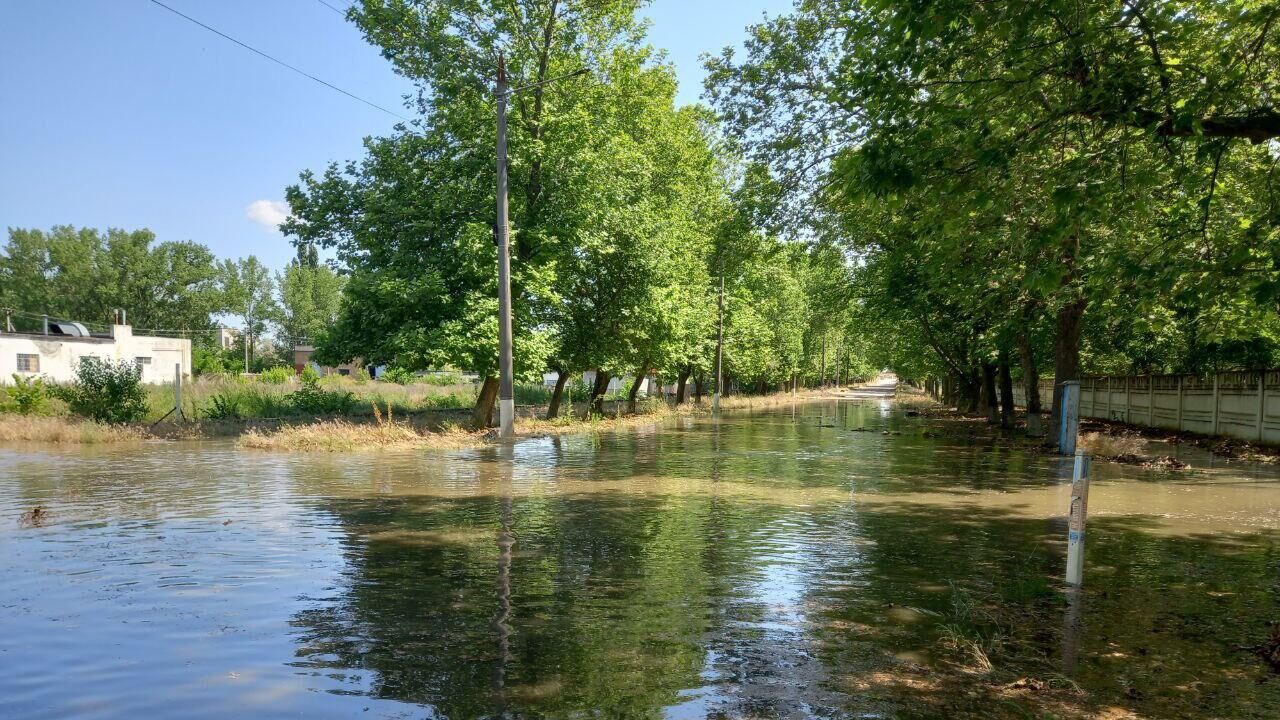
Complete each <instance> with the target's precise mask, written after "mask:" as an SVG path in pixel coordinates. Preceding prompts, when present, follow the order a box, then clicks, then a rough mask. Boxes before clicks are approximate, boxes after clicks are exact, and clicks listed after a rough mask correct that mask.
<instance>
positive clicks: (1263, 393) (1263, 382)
mask: <svg viewBox="0 0 1280 720" xmlns="http://www.w3.org/2000/svg"><path fill="white" fill-rule="evenodd" d="M1266 419H1267V371H1266V370H1260V371H1259V372H1258V442H1259V443H1262V442H1264V441H1265V440H1266V439H1267V430H1266V427H1265V426H1264V425H1263V421H1264V420H1266Z"/></svg>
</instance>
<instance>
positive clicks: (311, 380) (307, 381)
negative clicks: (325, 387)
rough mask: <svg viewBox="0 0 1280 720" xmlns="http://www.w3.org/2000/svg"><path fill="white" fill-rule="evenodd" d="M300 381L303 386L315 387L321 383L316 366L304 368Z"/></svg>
mask: <svg viewBox="0 0 1280 720" xmlns="http://www.w3.org/2000/svg"><path fill="white" fill-rule="evenodd" d="M300 379H301V380H302V384H303V385H315V384H316V383H318V382H320V373H319V372H317V371H316V368H315V366H314V365H305V366H303V368H302V375H301V377H300Z"/></svg>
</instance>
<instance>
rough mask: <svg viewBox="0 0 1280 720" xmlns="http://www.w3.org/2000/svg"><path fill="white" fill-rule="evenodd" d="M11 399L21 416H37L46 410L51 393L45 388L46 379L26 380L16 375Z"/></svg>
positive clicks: (10, 391) (10, 395) (10, 394)
mask: <svg viewBox="0 0 1280 720" xmlns="http://www.w3.org/2000/svg"><path fill="white" fill-rule="evenodd" d="M9 397H10V398H11V399H12V400H13V404H14V408H15V409H16V410H17V411H18V414H19V415H35V414H37V413H39V412H40V411H41V410H43V409H44V404H45V401H46V400H48V399H49V393H48V390H47V389H46V388H45V386H44V378H39V377H36V378H26V377H23V376H21V375H19V374H17V373H14V374H13V387H11V388H9Z"/></svg>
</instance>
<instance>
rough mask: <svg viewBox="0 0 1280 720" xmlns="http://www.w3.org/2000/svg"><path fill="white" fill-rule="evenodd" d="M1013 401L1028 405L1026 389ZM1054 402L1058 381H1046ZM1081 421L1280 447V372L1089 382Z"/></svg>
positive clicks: (1043, 395) (1048, 398) (1083, 388)
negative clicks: (1158, 429) (1110, 422)
mask: <svg viewBox="0 0 1280 720" xmlns="http://www.w3.org/2000/svg"><path fill="white" fill-rule="evenodd" d="M1013 399H1014V403H1015V404H1017V405H1019V406H1024V405H1025V400H1026V397H1025V393H1024V392H1023V390H1022V388H1021V387H1020V386H1019V387H1016V388H1015V389H1014V391H1013ZM1052 400H1053V381H1052V380H1044V381H1041V383H1040V404H1041V406H1042V407H1044V408H1046V409H1048V408H1049V406H1050V404H1051V403H1052ZM1080 417H1087V418H1100V419H1104V420H1116V421H1119V422H1126V423H1131V424H1134V425H1146V426H1148V427H1157V428H1165V429H1167V430H1179V431H1188V432H1195V433H1202V434H1205V435H1226V436H1230V437H1234V438H1240V439H1242V440H1249V441H1252V442H1260V443H1267V444H1273V445H1275V444H1280V370H1268V371H1266V372H1223V373H1218V374H1216V375H1213V376H1211V377H1200V376H1197V375H1137V376H1124V377H1088V378H1083V379H1081V380H1080Z"/></svg>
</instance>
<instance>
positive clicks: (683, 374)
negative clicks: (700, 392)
mask: <svg viewBox="0 0 1280 720" xmlns="http://www.w3.org/2000/svg"><path fill="white" fill-rule="evenodd" d="M692 374H693V368H692V367H689V366H688V365H685V366H684V367H682V368H680V376H679V377H678V378H676V405H683V404H684V396H685V387H686V386H688V384H689V376H690V375H692Z"/></svg>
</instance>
